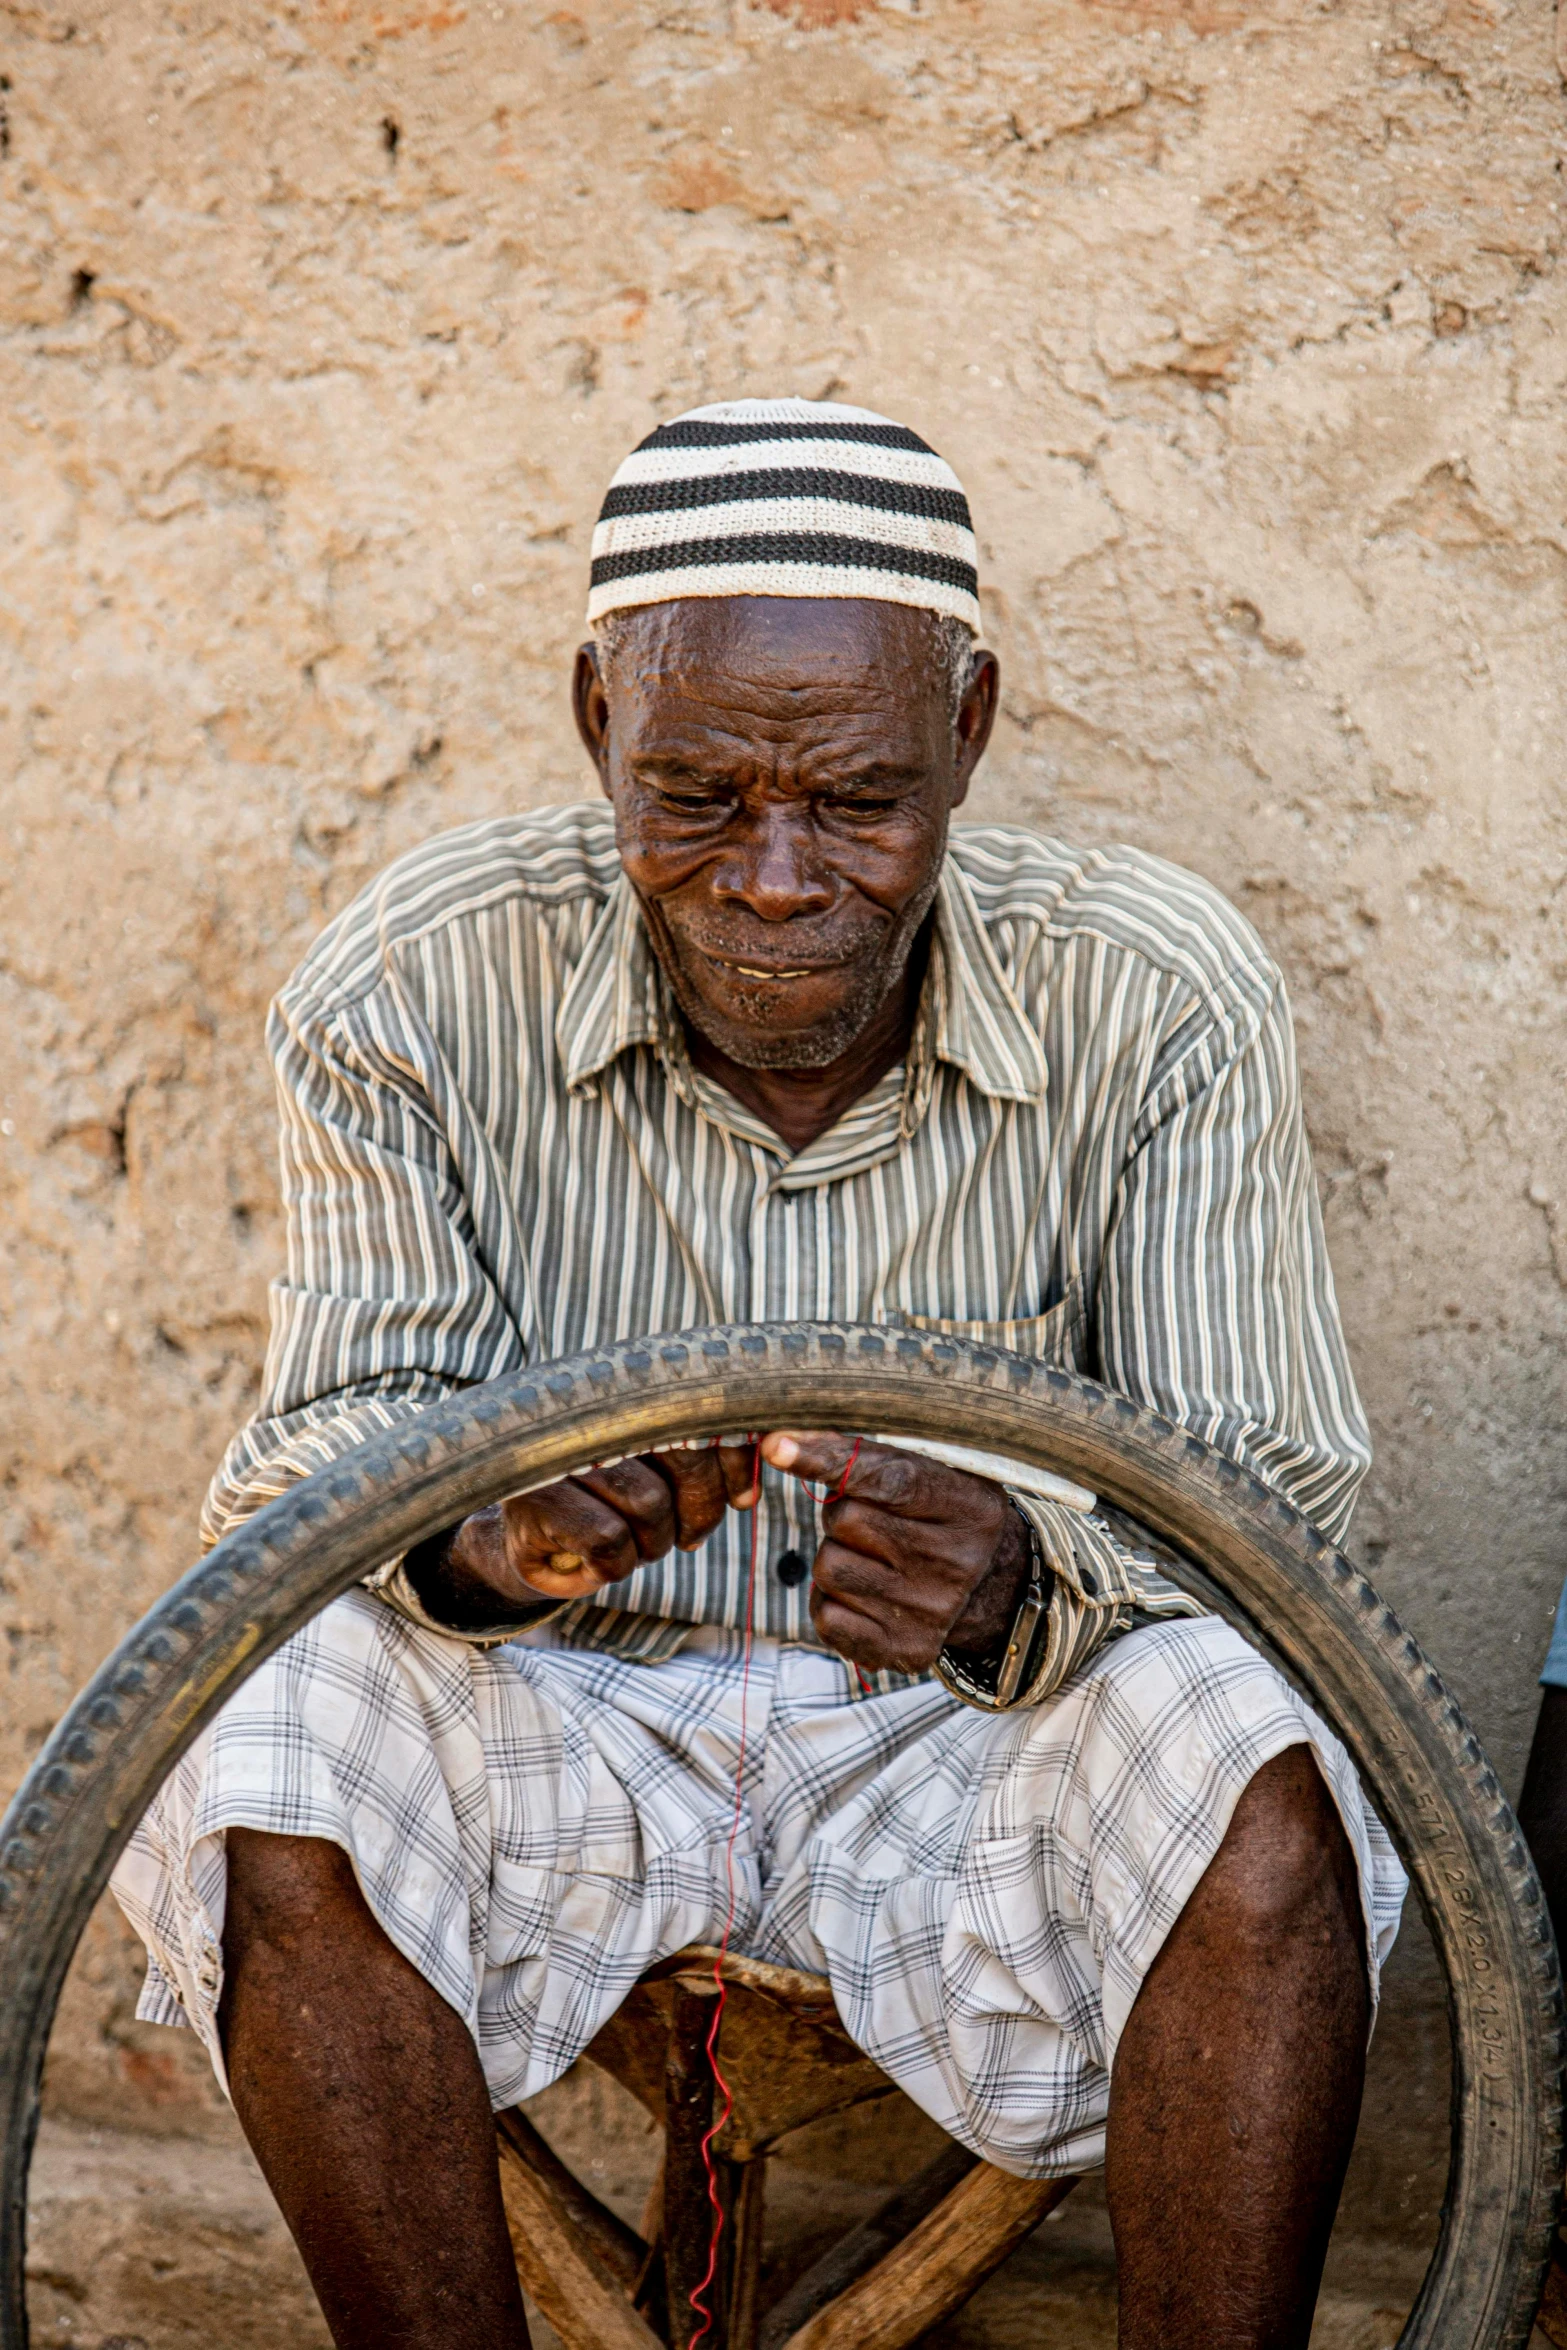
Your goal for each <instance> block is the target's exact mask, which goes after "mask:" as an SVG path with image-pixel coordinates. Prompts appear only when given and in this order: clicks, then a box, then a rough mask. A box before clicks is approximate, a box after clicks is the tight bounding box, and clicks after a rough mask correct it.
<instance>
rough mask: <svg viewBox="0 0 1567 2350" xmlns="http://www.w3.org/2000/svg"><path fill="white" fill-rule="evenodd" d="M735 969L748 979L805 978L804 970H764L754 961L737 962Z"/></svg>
mask: <svg viewBox="0 0 1567 2350" xmlns="http://www.w3.org/2000/svg"><path fill="white" fill-rule="evenodd" d="M735 969H736V970H737V971H738V972H740V973H742V975H743V976H744V977H745V978H747V979H804V978H805V977H806V973H805V972H804V971H762V970H758V968H757V967H756V965H755V964H754V963H736V965H735Z"/></svg>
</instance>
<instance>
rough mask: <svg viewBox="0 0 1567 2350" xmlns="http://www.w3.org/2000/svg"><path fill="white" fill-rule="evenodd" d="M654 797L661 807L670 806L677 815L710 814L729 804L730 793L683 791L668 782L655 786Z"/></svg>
mask: <svg viewBox="0 0 1567 2350" xmlns="http://www.w3.org/2000/svg"><path fill="white" fill-rule="evenodd" d="M653 797H654V798H655V799H656V800H657V802H658V804H659V806H660V807H661V808H668V809H669V810H670V811H671V812H672V813H673V814H674V815H677V816H710V815H712V814H713V812H714V811H715V810H716V809H719V808H725V807H727V806H728V805H729V798H730V795H729V794H728V793H727V792H721V791H700V790H696V791H681V790H679V789H672V788H671V787H670V786H669V785H668V784H662V785H658V786H656V787H655V788H654V792H653Z"/></svg>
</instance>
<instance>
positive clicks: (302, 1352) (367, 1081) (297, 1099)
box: [202, 964, 553, 1620]
mask: <svg viewBox="0 0 1567 2350" xmlns="http://www.w3.org/2000/svg"><path fill="white" fill-rule="evenodd" d="M309 970H310V967H309V965H308V964H307V965H306V967H305V970H304V972H302V973H301V974H299V975H298V976H297V977H296V979H295V980H294V981H292V982H291V983H290V986H289V987H288V988H287V989H286V990H285V991H284V993H283V994H282V995H281V996H280V997H279V998H278V1000H277V1002H276V1004H274V1006H273V1009H272V1014H271V1017H270V1019H269V1022H268V1028H267V1043H268V1049H269V1051H270V1053H271V1056H272V1061H273V1066H274V1069H275V1073H276V1077H277V1087H278V1103H279V1112H280V1121H281V1154H280V1155H281V1172H282V1192H283V1207H284V1214H285V1219H286V1229H287V1241H288V1254H287V1272H286V1276H285V1278H284V1279H283V1280H281V1281H277V1282H275V1283H274V1284H273V1287H272V1292H271V1321H272V1328H271V1340H270V1344H269V1346H268V1349H267V1361H266V1368H265V1371H264V1373H263V1378H262V1394H261V1399H260V1403H259V1407H258V1409H257V1412H256V1415H255V1417H254V1418H253V1419H252V1420H251V1421H250V1422H249V1423H248V1425H247V1426H245V1427H244V1428H242V1429H241V1430H240V1431H239V1433H238V1435H237V1436H236V1437H235V1438H234V1440H233V1442H232V1443H231V1444H230V1446H229V1448H228V1451H227V1453H226V1455H225V1456H224V1459H223V1462H222V1464H221V1466H220V1467H219V1469H218V1473H217V1475H216V1476H215V1478H214V1479H213V1481H212V1486H211V1489H210V1491H209V1493H208V1496H207V1501H206V1506H205V1508H204V1510H203V1512H202V1536H203V1540H204V1541H205V1542H206V1543H208V1544H211V1543H213V1542H216V1541H218V1540H219V1539H220V1538H221V1536H223V1535H224V1534H226V1533H228V1532H230V1531H231V1530H232V1529H233V1528H234V1527H235V1526H238V1525H240V1524H242V1523H243V1521H244V1520H245V1519H246V1518H248V1517H250V1516H252V1515H253V1514H254V1513H255V1511H257V1510H258V1509H260V1508H261V1507H262V1506H263V1504H264V1503H266V1502H268V1501H271V1500H273V1499H274V1498H275V1497H276V1496H277V1495H279V1494H281V1493H283V1492H285V1491H286V1490H287V1489H288V1487H289V1486H290V1485H291V1484H292V1483H293V1482H294V1480H295V1479H296V1478H300V1477H306V1476H309V1475H310V1473H311V1472H312V1471H313V1470H315V1469H319V1468H321V1467H323V1466H324V1465H325V1464H326V1463H327V1462H329V1461H333V1460H337V1459H340V1458H341V1457H342V1455H343V1454H344V1453H346V1452H349V1451H351V1450H352V1449H353V1448H354V1447H355V1446H356V1445H358V1444H361V1443H363V1442H364V1441H365V1439H366V1438H367V1437H369V1436H373V1435H376V1434H379V1433H380V1432H381V1431H382V1430H384V1429H387V1428H390V1427H393V1426H395V1425H396V1424H397V1423H398V1422H399V1421H402V1420H407V1419H410V1418H412V1417H413V1416H414V1415H415V1414H416V1413H417V1412H419V1411H421V1410H423V1409H425V1408H427V1407H428V1406H429V1405H430V1404H431V1403H434V1402H438V1401H439V1400H440V1399H441V1398H442V1397H443V1396H447V1395H451V1394H453V1393H455V1392H456V1391H457V1390H458V1389H460V1388H462V1387H465V1386H468V1385H471V1384H472V1383H473V1382H475V1381H476V1380H480V1379H489V1378H494V1377H497V1376H498V1375H500V1374H501V1373H503V1372H505V1371H508V1370H513V1369H516V1368H519V1367H520V1366H521V1364H522V1362H523V1348H522V1343H521V1339H520V1337H519V1334H518V1332H517V1329H516V1327H515V1325H514V1323H513V1322H512V1320H511V1318H510V1316H509V1315H508V1314H507V1312H506V1310H505V1307H504V1306H503V1304H502V1302H501V1299H500V1296H499V1294H498V1292H497V1290H496V1288H495V1285H494V1283H493V1282H492V1281H491V1279H490V1277H489V1275H488V1273H487V1272H486V1270H485V1267H484V1265H483V1263H482V1262H481V1260H480V1257H479V1254H478V1251H477V1248H476V1246H475V1242H474V1234H473V1226H472V1219H471V1215H470V1211H469V1207H468V1203H467V1200H466V1198H465V1195H464V1193H463V1189H462V1186H461V1183H460V1181H459V1179H458V1176H457V1172H456V1169H455V1166H454V1163H453V1160H452V1156H451V1153H450V1151H449V1149H448V1147H447V1143H446V1139H445V1136H444V1133H443V1131H442V1128H441V1123H440V1120H439V1117H438V1116H437V1114H436V1112H435V1109H434V1107H433V1104H432V1100H431V1095H430V1089H429V1086H428V1084H427V1082H426V1076H425V1073H426V1072H427V1071H429V1070H431V1069H432V1068H434V1067H435V1066H436V1065H437V1064H438V1059H439V1056H438V1053H437V1049H436V1046H435V1043H434V1040H433V1039H432V1038H430V1037H429V1036H428V1034H427V1033H426V1032H424V1030H423V1028H422V1025H421V1023H420V1021H419V1018H418V1015H417V1011H416V1010H415V1009H414V1008H412V1007H411V1006H410V1005H409V1004H408V1003H407V1002H406V1001H405V1000H403V999H401V998H399V997H398V995H397V994H396V992H395V990H393V989H392V988H391V987H389V986H388V987H385V988H383V989H381V990H380V991H378V992H375V993H372V994H371V995H369V996H367V997H366V998H364V999H363V1000H360V1001H356V1002H353V1003H350V1004H348V1005H343V1006H338V1007H336V1008H323V1007H322V1006H321V1005H319V1004H318V1003H316V1002H315V1001H314V1000H313V997H312V991H311V988H310V984H309ZM395 1567H396V1562H395V1561H389V1562H387V1564H386V1565H385V1566H384V1567H383V1568H382V1569H381V1570H380V1571H379V1574H378V1576H377V1577H375V1578H372V1581H373V1582H374V1583H375V1585H376V1587H381V1586H382V1585H385V1586H386V1588H387V1596H388V1597H389V1598H391V1599H392V1601H393V1604H397V1593H398V1591H399V1590H400V1589H401V1582H400V1579H399V1578H398V1577H397V1576H396V1575H395V1571H394V1570H395ZM546 1604H547V1605H548V1606H550V1607H552V1606H553V1603H546ZM404 1612H409V1611H407V1610H406V1609H405V1611H404ZM426 1620H427V1619H426Z"/></svg>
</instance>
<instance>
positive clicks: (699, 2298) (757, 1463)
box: [689, 1436, 871, 2350]
mask: <svg viewBox="0 0 1567 2350" xmlns="http://www.w3.org/2000/svg"><path fill="white" fill-rule="evenodd" d="M864 1442H865V1439H864V1437H863V1436H857V1437H856V1438H855V1440H854V1450H853V1451H852V1452H851V1453H850V1455H849V1458H848V1460H847V1462H846V1463H845V1465H844V1471H843V1475H842V1476H841V1477H840V1478H839V1480H838V1490H837V1492H836V1493H833V1494H812V1496H811V1498H812V1499H813V1500H814V1501H828V1500H831V1501H841V1500H842V1498H843V1493H844V1489H845V1487H846V1486H847V1484H848V1482H849V1474H850V1471H851V1470H852V1469H853V1467H854V1464H855V1462H856V1461H857V1460H858V1459H859V1457H860V1447H861V1445H862V1444H863V1443H864ZM751 1470H752V1476H753V1478H754V1481H755V1484H756V1499H755V1501H754V1502H752V1504H751V1558H750V1564H749V1567H748V1568H747V1570H746V1582H745V1647H744V1650H743V1652H742V1659H741V1665H740V1751H739V1755H738V1757H737V1758H736V1762H735V1807H734V1811H733V1814H732V1815H731V1817H730V1821H729V1840H728V1842H727V1843H726V1844H725V1846H724V1892H725V1899H726V1904H727V1906H726V1908H725V1911H724V1930H723V1934H722V1935H721V1937H720V1939H719V1944H718V1956H717V1958H715V1959H714V1961H713V1981H714V1982H715V1983H716V1984H717V1986H718V1997H717V1998H716V1999H715V2000H714V2001H713V2020H712V2022H711V2024H710V2025H709V2026H708V2031H707V2061H708V2063H709V2064H710V2065H711V2066H712V2068H713V2079H714V2080H715V2081H716V2082H717V2084H718V2094H719V2100H720V2109H719V2112H718V2114H717V2116H716V2118H715V2120H714V2122H713V2126H712V2128H711V2129H710V2130H709V2131H708V2133H707V2135H706V2137H705V2138H704V2139H703V2140H702V2168H703V2171H704V2172H705V2173H706V2176H707V2200H708V2202H709V2203H710V2204H711V2206H712V2211H713V2233H712V2238H711V2241H710V2242H709V2244H708V2247H707V2272H706V2274H705V2275H704V2277H703V2279H702V2281H701V2283H700V2284H699V2285H696V2286H694V2287H693V2288H692V2291H691V2295H690V2302H691V2307H692V2308H693V2309H694V2310H695V2311H696V2314H697V2316H698V2317H699V2318H700V2319H701V2320H702V2322H701V2324H700V2325H699V2326H698V2327H697V2330H696V2332H695V2333H694V2334H693V2335H692V2336H691V2341H690V2346H689V2350H697V2345H698V2343H699V2342H700V2341H701V2340H702V2338H703V2336H704V2335H705V2334H709V2333H711V2332H712V2328H713V2312H712V2311H711V2310H710V2309H709V2308H708V2306H707V2302H706V2300H705V2298H704V2296H705V2294H706V2293H707V2290H708V2288H709V2286H710V2285H711V2284H712V2282H713V2279H714V2277H716V2276H717V2274H718V2254H719V2248H720V2246H721V2245H722V2243H723V2236H724V2206H723V2203H722V2201H721V2199H720V2197H719V2193H718V2171H717V2168H716V2166H715V2164H714V2162H713V2141H714V2139H715V2138H716V2137H717V2136H718V2134H719V2132H720V2131H721V2130H722V2129H723V2128H724V2126H725V2124H726V2123H727V2122H728V2120H729V2116H730V2115H731V2114H732V2113H733V2112H734V2109H735V2100H734V2091H733V2090H732V2089H731V2088H730V2086H729V2083H728V2082H727V2081H726V2080H725V2079H724V2074H723V2067H722V2066H721V2065H720V2064H719V2061H718V2029H719V2026H720V2024H721V2023H722V2022H723V2020H724V2001H725V2000H726V1998H727V1997H728V1991H727V1989H726V1987H725V1984H724V1961H725V1959H726V1958H727V1957H728V1956H729V1942H730V1937H731V1935H732V1934H733V1933H734V1929H735V1844H736V1841H737V1840H738V1838H739V1834H740V1821H741V1818H742V1816H743V1814H744V1809H745V1742H746V1700H747V1698H748V1697H749V1695H750V1690H751V1650H752V1646H753V1643H754V1639H755V1626H756V1546H757V1541H758V1533H759V1528H760V1524H761V1516H762V1448H761V1446H760V1444H758V1445H756V1446H755V1447H754V1448H753V1450H752V1454H751ZM805 1490H806V1491H807V1493H810V1491H811V1489H810V1487H809V1486H808V1485H807V1486H806V1489H805ZM854 1669H855V1671H856V1673H859V1675H860V1687H861V1688H862V1689H863V1690H864V1692H865V1694H866V1696H867V1697H869V1696H870V1694H871V1685H870V1683H869V1681H867V1680H866V1678H865V1675H864V1674H863V1673H860V1668H859V1666H858V1665H856V1666H855V1668H854Z"/></svg>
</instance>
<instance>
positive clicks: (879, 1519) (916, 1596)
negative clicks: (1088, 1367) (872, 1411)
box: [762, 1429, 1030, 1673]
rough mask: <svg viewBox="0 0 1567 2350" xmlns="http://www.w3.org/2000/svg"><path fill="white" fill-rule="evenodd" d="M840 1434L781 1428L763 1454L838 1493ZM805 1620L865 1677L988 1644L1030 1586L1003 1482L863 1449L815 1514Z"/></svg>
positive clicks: (923, 1665) (887, 1448)
mask: <svg viewBox="0 0 1567 2350" xmlns="http://www.w3.org/2000/svg"><path fill="white" fill-rule="evenodd" d="M853 1451H854V1440H853V1438H852V1437H848V1436H818V1435H808V1434H803V1433H802V1432H800V1431H799V1430H797V1429H796V1430H787V1431H786V1430H778V1431H775V1432H774V1434H772V1435H771V1436H764V1437H763V1439H762V1458H763V1459H764V1460H765V1461H769V1462H770V1463H771V1464H772V1466H773V1467H774V1468H775V1469H784V1470H787V1471H788V1472H789V1474H790V1475H791V1476H795V1477H810V1478H814V1479H815V1480H816V1481H817V1482H818V1483H819V1484H821V1485H824V1486H825V1487H826V1488H827V1490H828V1492H829V1493H831V1494H833V1495H837V1493H838V1488H839V1486H840V1484H842V1483H843V1474H844V1470H845V1469H846V1468H848V1464H849V1459H850V1456H851V1454H852V1453H853ZM822 1528H823V1539H822V1544H821V1548H820V1549H819V1550H818V1551H817V1553H816V1565H815V1569H814V1575H813V1581H812V1585H811V1619H812V1621H813V1623H814V1624H815V1626H816V1629H817V1631H818V1632H819V1633H820V1634H821V1636H822V1638H823V1640H825V1641H826V1643H827V1645H828V1647H829V1648H835V1649H836V1650H837V1651H838V1653H839V1655H840V1656H846V1657H848V1658H850V1659H851V1660H852V1662H853V1663H855V1664H857V1665H864V1666H865V1667H866V1668H867V1669H868V1670H873V1671H883V1670H884V1671H891V1672H898V1673H922V1672H925V1671H927V1670H928V1669H929V1667H930V1666H931V1665H933V1664H934V1663H935V1661H936V1659H937V1657H938V1656H939V1655H940V1653H941V1651H942V1649H943V1648H947V1647H951V1648H958V1649H967V1650H972V1651H984V1650H987V1649H990V1648H993V1647H994V1646H995V1644H996V1643H997V1641H999V1640H1000V1639H1002V1637H1003V1636H1004V1635H1005V1633H1006V1632H1007V1630H1008V1629H1009V1627H1010V1625H1011V1622H1012V1619H1013V1617H1014V1616H1015V1615H1016V1613H1017V1608H1018V1602H1019V1600H1020V1599H1021V1597H1022V1595H1023V1590H1024V1587H1025V1585H1026V1584H1027V1582H1028V1572H1029V1558H1030V1551H1029V1540H1028V1529H1027V1527H1026V1526H1025V1525H1024V1523H1023V1520H1022V1518H1021V1517H1020V1516H1019V1514H1018V1512H1017V1511H1016V1510H1015V1509H1014V1508H1013V1507H1012V1504H1011V1503H1010V1502H1009V1501H1008V1499H1007V1497H1006V1495H1005V1494H1004V1493H1003V1492H1002V1490H1001V1488H1000V1486H999V1485H991V1484H990V1483H988V1482H987V1481H986V1479H984V1478H983V1477H968V1476H965V1475H964V1474H963V1472H962V1471H961V1470H959V1469H947V1468H943V1467H942V1466H941V1464H940V1463H939V1462H937V1461H927V1460H922V1459H921V1458H920V1457H919V1455H918V1454H916V1453H909V1452H899V1451H896V1450H895V1449H894V1448H893V1447H892V1446H891V1445H887V1444H862V1445H861V1447H860V1452H859V1457H858V1459H857V1460H855V1463H854V1466H853V1468H852V1469H850V1470H849V1481H848V1484H847V1486H846V1487H845V1488H844V1492H843V1494H842V1497H841V1498H839V1499H834V1500H832V1501H829V1502H828V1503H827V1504H826V1506H825V1507H824V1509H823V1511H822Z"/></svg>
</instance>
